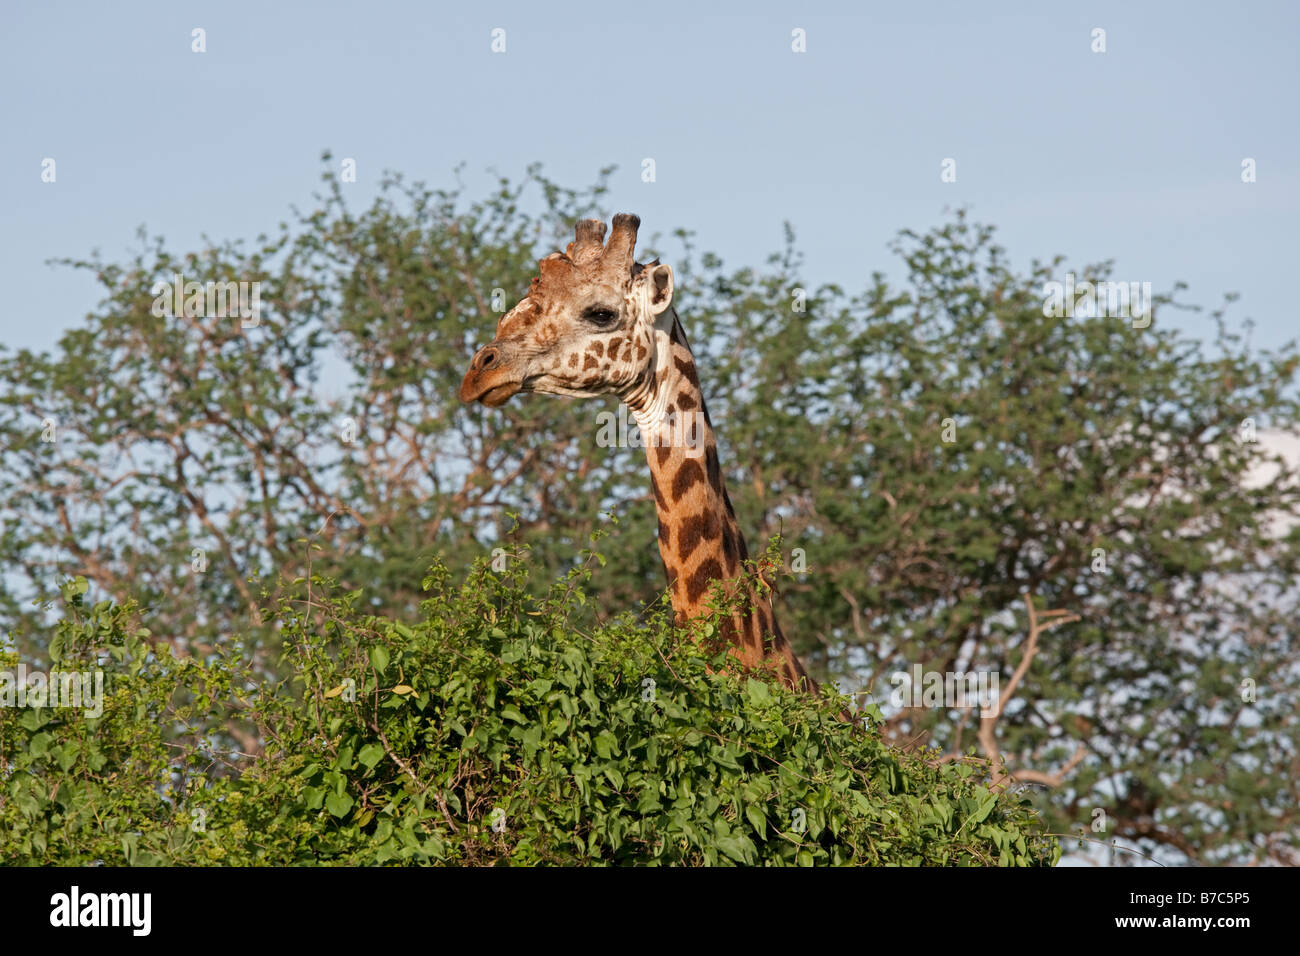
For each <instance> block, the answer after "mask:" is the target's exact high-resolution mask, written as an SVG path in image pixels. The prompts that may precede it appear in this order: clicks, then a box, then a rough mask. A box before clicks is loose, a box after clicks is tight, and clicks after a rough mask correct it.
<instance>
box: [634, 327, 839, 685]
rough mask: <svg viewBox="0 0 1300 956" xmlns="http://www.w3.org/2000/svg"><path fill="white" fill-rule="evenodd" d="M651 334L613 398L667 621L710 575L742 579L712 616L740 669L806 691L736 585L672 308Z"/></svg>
mask: <svg viewBox="0 0 1300 956" xmlns="http://www.w3.org/2000/svg"><path fill="white" fill-rule="evenodd" d="M655 337H656V343H655V345H656V348H655V363H654V366H653V369H652V371H651V372H648V373H647V375H645V376H644V377H643V378H642V380H641V381H640V382H639V383H637V385H635V386H634V387H633V388H632V389H631V390H629V392H628V393H627V394H626V395H624V396H622V397H623V399H624V401H625V402H627V405H628V407H629V408H630V409H631V411H632V414H633V416H634V417H635V418H636V421H637V426H638V427H639V428H640V430H641V435H642V441H643V442H644V444H645V449H646V458H647V460H648V461H649V464H650V486H651V489H652V490H653V492H654V497H655V508H656V510H657V511H658V515H659V554H660V556H661V557H662V558H663V562H664V568H665V570H666V571H667V572H668V583H669V587H670V588H671V589H672V602H673V610H674V612H675V613H676V616H677V619H678V621H679V622H683V623H684V622H686V621H689V620H691V619H692V618H695V617H698V616H700V615H702V614H705V613H707V611H708V605H709V598H710V589H711V586H712V585H713V583H714V582H720V583H721V584H722V586H723V589H724V591H725V592H726V593H728V594H734V593H737V588H741V587H743V588H744V590H743V592H741V593H739V598H740V603H739V604H738V609H737V612H736V613H735V615H734V616H733V617H732V618H731V619H724V620H723V621H722V627H721V635H722V639H723V640H724V641H725V642H726V643H727V644H729V645H730V646H731V647H732V649H733V653H734V654H735V655H736V656H737V657H738V658H739V659H740V660H741V662H742V664H743V665H744V666H745V667H747V668H763V667H772V668H773V669H774V670H775V671H776V673H777V675H778V676H779V677H780V679H781V680H782V682H783V683H785V684H786V685H787V686H790V687H794V688H799V687H803V688H806V689H808V690H812V691H815V690H816V684H815V683H814V682H813V681H812V679H811V678H809V677H808V676H807V673H806V672H805V671H804V669H803V665H802V664H801V663H800V662H799V658H798V657H796V656H795V654H794V651H793V650H792V649H791V647H790V644H789V642H788V641H787V640H786V639H785V635H784V634H782V633H781V628H780V625H779V624H777V621H776V615H775V614H774V613H773V610H772V603H771V600H770V598H769V597H768V596H767V595H765V594H762V593H760V592H758V591H757V590H756V589H754V588H749V587H745V586H744V584H743V574H744V570H745V569H744V562H745V561H746V560H748V558H749V553H748V550H747V549H746V547H745V538H744V535H742V534H741V532H740V527H739V525H738V524H737V523H736V512H735V510H734V509H733V508H732V505H731V499H730V498H729V497H728V496H727V489H726V484H725V482H724V480H723V477H722V469H721V468H720V467H719V464H718V445H717V441H716V440H715V438H714V434H713V425H712V423H711V422H710V420H709V413H708V411H707V409H706V408H705V405H704V396H703V394H702V392H701V390H700V379H699V374H698V373H697V372H696V368H695V356H694V355H693V354H692V353H691V350H690V346H689V345H688V344H687V342H686V335H685V333H684V332H683V330H682V327H681V324H680V323H679V322H678V321H677V316H676V313H675V312H674V313H672V314H671V327H670V329H668V330H666V331H665V330H664V329H663V328H659V329H657V330H656V332H655Z"/></svg>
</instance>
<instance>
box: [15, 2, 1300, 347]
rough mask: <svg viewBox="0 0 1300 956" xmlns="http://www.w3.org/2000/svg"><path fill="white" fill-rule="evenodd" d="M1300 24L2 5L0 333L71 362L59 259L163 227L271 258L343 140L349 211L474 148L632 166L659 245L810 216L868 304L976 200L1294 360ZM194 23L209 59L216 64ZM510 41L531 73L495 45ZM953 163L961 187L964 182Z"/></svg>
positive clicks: (75, 307)
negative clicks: (910, 239)
mask: <svg viewBox="0 0 1300 956" xmlns="http://www.w3.org/2000/svg"><path fill="white" fill-rule="evenodd" d="M1298 11H1300V5H1296V4H1290V3H1258V4H1255V3H1248V4H1220V5H1213V4H1203V3H1146V4H1141V5H1140V7H1138V5H1133V4H1109V3H1090V4H1077V3H1076V4H1009V3H988V4H978V5H977V4H970V3H952V4H947V3H917V4H867V3H861V4H811V3H805V2H799V3H794V2H790V3H761V2H756V3H736V4H725V5H724V4H712V5H705V4H672V3H657V4H650V3H637V4H629V3H618V4H613V3H580V2H564V3H550V4H543V5H535V4H522V3H519V4H507V3H486V4H455V5H450V4H433V3H423V4H422V3H384V2H371V3H364V4H354V3H311V4H306V3H303V4H271V3H245V2H221V3H176V2H169V3H134V4H111V5H110V4H102V3H8V4H6V5H5V8H4V11H3V13H0V83H2V85H3V89H4V91H5V92H4V96H3V97H0V128H2V129H3V138H2V140H0V210H3V214H2V216H0V221H3V224H4V225H3V230H2V231H0V279H2V280H3V282H4V286H5V289H6V292H7V308H6V309H5V312H4V316H3V318H0V342H4V343H6V344H8V345H11V346H26V347H33V348H48V347H50V346H52V345H53V344H54V342H55V341H56V339H57V336H58V334H59V333H60V332H61V331H62V330H63V329H66V328H69V327H71V326H73V325H76V324H78V323H80V322H81V321H82V320H83V318H84V315H85V313H86V312H87V311H88V310H90V309H91V308H92V307H93V305H94V303H95V301H96V300H97V298H98V290H97V289H96V287H95V284H94V282H93V281H92V280H91V279H90V278H89V277H88V276H84V275H78V274H75V273H73V272H71V271H70V270H67V269H63V268H58V267H52V266H48V265H46V264H45V263H46V260H47V259H50V258H52V257H62V256H81V255H84V254H87V253H89V252H90V251H91V250H92V249H98V250H100V251H101V252H102V253H103V254H104V256H105V257H107V258H109V259H121V258H125V256H126V254H127V252H128V251H129V250H130V249H131V248H133V246H134V244H135V240H134V233H135V230H136V227H137V226H139V225H141V224H143V225H145V226H147V227H148V229H149V230H150V231H151V232H153V233H158V234H162V235H163V236H165V237H166V238H167V240H168V242H169V245H170V246H171V247H172V248H173V249H174V250H184V249H188V248H191V247H195V246H198V245H199V244H200V241H201V239H200V237H201V236H202V235H203V234H207V235H209V236H212V237H214V238H222V239H224V238H237V237H246V238H252V237H254V236H256V235H257V234H258V233H259V232H262V231H267V230H271V229H273V228H274V227H275V225H276V223H278V222H279V221H280V220H281V219H283V218H285V217H286V215H287V213H288V210H289V206H290V204H294V203H296V204H299V205H306V204H308V203H309V202H310V196H311V193H312V191H313V190H314V189H315V188H316V187H317V185H318V181H319V175H320V172H321V166H320V161H319V157H320V154H321V152H322V151H323V150H324V149H327V148H328V149H330V150H332V151H333V153H334V154H335V156H336V157H344V156H349V157H354V158H355V159H356V160H357V163H358V173H359V181H358V183H356V184H355V185H353V186H349V187H347V188H349V189H352V190H354V197H355V200H356V202H357V203H363V202H365V201H366V200H367V199H368V197H369V196H370V195H371V194H372V192H373V189H374V186H375V184H376V182H377V180H378V179H379V177H380V175H381V173H382V171H383V170H385V169H393V170H399V171H401V172H403V173H404V174H406V175H407V176H409V177H412V178H417V179H423V180H425V181H427V182H428V183H430V184H431V185H445V184H450V183H451V181H452V169H453V167H454V166H455V165H456V164H457V163H459V162H461V161H464V162H466V163H467V164H468V175H467V179H468V182H469V183H470V184H471V186H473V185H475V184H483V185H486V183H487V181H488V180H487V177H486V170H487V169H489V168H493V169H496V170H499V171H500V172H502V173H505V174H508V175H512V176H516V175H518V174H520V173H521V172H522V171H523V169H524V167H525V166H526V165H527V164H528V163H530V162H533V161H540V162H542V163H544V165H545V169H546V170H547V172H548V173H549V174H550V175H551V176H552V177H554V178H556V179H558V180H559V181H561V182H563V183H566V184H571V185H582V184H586V183H588V182H590V181H591V180H592V179H593V178H594V176H595V173H596V170H597V169H599V168H600V167H601V166H604V165H607V164H611V163H613V164H617V165H618V166H619V172H618V173H617V174H616V176H615V179H614V182H613V187H614V188H613V195H612V197H611V201H610V208H611V209H624V210H629V211H635V212H637V213H639V214H640V215H641V217H642V219H643V221H644V224H645V225H644V226H643V232H645V233H647V234H651V233H654V232H661V233H664V234H667V233H669V232H671V231H672V230H673V229H675V228H677V227H679V226H685V227H688V228H691V229H694V230H695V231H696V233H697V240H698V243H699V245H700V247H701V248H703V249H711V250H713V251H716V252H718V253H719V254H721V255H722V256H723V258H724V259H725V260H727V262H728V263H730V264H731V265H741V264H744V263H756V262H759V261H761V259H762V258H763V257H764V256H765V255H766V253H768V252H769V251H771V250H773V249H775V248H776V247H778V246H779V244H780V241H781V228H782V223H783V222H784V221H786V220H789V221H790V222H791V223H792V224H793V226H794V228H795V230H796V233H797V235H798V236H799V240H800V245H801V247H802V249H803V250H804V251H805V253H806V255H807V264H808V273H809V275H810V277H811V279H812V280H813V281H823V280H834V281H837V282H839V283H841V284H842V285H844V286H846V287H848V288H850V289H857V288H860V287H861V286H862V285H864V284H865V282H866V279H867V277H868V276H869V274H870V273H871V271H872V270H874V269H886V270H887V271H892V270H893V269H894V268H895V267H894V264H893V261H892V258H891V257H890V256H889V254H888V253H887V251H886V249H885V245H886V243H887V242H888V240H889V238H890V237H891V236H892V235H893V234H894V233H895V232H896V231H897V230H898V229H900V228H903V227H911V228H925V227H927V226H929V225H932V224H933V223H935V222H937V221H939V220H940V219H941V218H942V217H943V215H944V213H943V211H944V209H945V207H954V206H962V205H965V206H969V207H970V208H971V210H972V213H973V215H974V216H975V217H976V218H978V219H980V220H982V221H986V222H991V223H993V224H995V225H997V226H998V227H999V229H1000V235H1001V241H1002V242H1003V244H1004V245H1006V246H1007V247H1008V249H1009V251H1010V253H1011V255H1012V257H1013V260H1014V261H1016V262H1019V263H1024V262H1027V260H1028V259H1029V258H1030V257H1033V256H1038V257H1043V258H1046V257H1048V256H1050V255H1052V254H1054V253H1057V252H1061V253H1065V254H1067V255H1068V256H1069V257H1070V258H1071V260H1072V261H1073V262H1075V263H1077V264H1082V263H1084V262H1090V261H1095V260H1100V259H1105V258H1114V259H1115V260H1116V262H1117V272H1116V278H1118V279H1123V280H1125V281H1129V280H1134V281H1150V282H1152V283H1153V285H1154V286H1155V288H1156V289H1160V288H1162V287H1167V286H1168V285H1169V284H1171V283H1172V282H1173V281H1174V280H1175V279H1183V280H1186V281H1187V282H1189V283H1190V284H1191V290H1190V298H1191V299H1192V300H1194V301H1199V302H1202V303H1204V304H1211V305H1212V304H1216V303H1217V302H1218V300H1219V297H1220V294H1221V293H1222V292H1224V291H1229V290H1231V291H1236V292H1239V293H1241V296H1242V298H1241V301H1240V303H1239V305H1238V307H1237V310H1236V311H1235V312H1234V315H1235V316H1237V317H1239V318H1244V317H1247V316H1249V317H1251V318H1253V319H1254V320H1255V321H1256V323H1257V328H1256V331H1255V334H1254V341H1255V342H1257V343H1259V344H1265V345H1276V344H1280V343H1281V342H1282V341H1284V340H1285V339H1287V338H1289V337H1290V336H1292V335H1295V334H1296V333H1297V332H1298V331H1300V322H1297V321H1296V317H1295V310H1294V307H1293V306H1292V303H1291V295H1290V283H1291V281H1292V273H1293V271H1294V269H1295V263H1296V258H1297V257H1296V253H1297V251H1298V246H1300V243H1297V241H1296V238H1295V230H1296V223H1297V221H1298V219H1300V217H1297V212H1300V157H1298V152H1300V151H1298V150H1297V146H1298V145H1300V142H1298V141H1300V123H1297V118H1298V116H1297V112H1298V111H1297V106H1296V103H1297V99H1296V92H1297V90H1298V89H1300V83H1298V82H1297V80H1300V58H1298V57H1296V55H1295V51H1294V45H1295V42H1296V38H1297V35H1298V34H1300V31H1298V30H1297V26H1300V12H1298ZM195 27H201V28H203V29H204V30H205V31H206V42H207V52H206V53H203V54H196V53H192V52H191V49H190V46H191V30H192V29H193V28H195ZM498 27H499V28H502V29H504V30H505V31H506V52H505V53H493V52H492V50H491V43H492V30H493V29H494V28H498ZM1097 27H1100V28H1103V29H1105V31H1106V48H1107V49H1106V52H1105V53H1094V52H1092V49H1091V46H1092V43H1093V40H1092V36H1091V32H1092V30H1093V29H1094V28H1097ZM795 28H801V29H803V30H805V31H806V36H807V52H806V53H798V54H797V53H794V52H792V50H791V31H792V30H793V29H795ZM46 157H51V158H54V159H55V161H56V163H57V167H56V169H57V181H56V182H54V183H43V182H41V163H42V160H43V159H44V158H46ZM647 157H649V158H653V159H654V161H655V166H656V181H655V182H654V183H644V182H642V181H641V175H640V173H641V164H642V160H643V159H645V158H647ZM948 157H951V158H954V159H956V161H957V182H955V183H943V182H941V180H940V164H941V162H942V161H943V160H944V159H945V158H948ZM1246 157H1251V158H1253V159H1255V161H1256V163H1257V176H1258V181H1257V182H1255V183H1253V184H1244V183H1242V182H1241V162H1242V160H1243V159H1244V158H1246ZM1166 317H1167V318H1166V320H1167V321H1172V322H1177V323H1179V324H1180V325H1183V326H1185V327H1186V328H1187V329H1188V330H1189V331H1191V332H1193V333H1194V334H1198V335H1199V334H1204V333H1205V331H1206V329H1207V326H1206V324H1205V322H1204V321H1203V320H1199V319H1196V318H1195V317H1189V316H1187V315H1186V314H1182V313H1178V314H1169V313H1166ZM685 318H686V320H687V321H688V322H689V317H688V316H687V317H685Z"/></svg>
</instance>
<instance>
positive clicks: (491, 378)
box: [460, 214, 673, 406]
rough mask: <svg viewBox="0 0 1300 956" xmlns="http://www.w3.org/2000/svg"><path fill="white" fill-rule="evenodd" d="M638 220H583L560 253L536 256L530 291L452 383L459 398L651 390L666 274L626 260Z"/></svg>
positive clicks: (668, 285)
mask: <svg viewBox="0 0 1300 956" xmlns="http://www.w3.org/2000/svg"><path fill="white" fill-rule="evenodd" d="M640 224H641V220H640V219H638V218H637V217H636V216H633V215H628V214H619V215H617V216H615V217H614V226H613V229H612V230H611V232H610V237H609V243H608V245H607V244H605V224H604V223H603V222H601V221H600V220H599V219H584V220H583V221H582V222H579V223H578V225H577V227H576V235H575V237H574V241H573V242H571V243H569V245H568V248H567V249H566V250H565V251H564V252H554V253H552V254H551V255H549V256H547V257H546V258H545V259H542V260H541V261H540V262H538V264H537V265H538V275H537V277H536V278H534V279H533V281H532V284H531V285H530V286H529V289H528V295H526V296H524V298H523V299H521V300H520V302H519V304H518V305H516V306H515V307H514V308H513V309H511V310H510V311H509V312H507V313H506V314H505V315H503V316H502V317H501V321H500V323H499V324H498V325H497V334H496V338H494V339H493V340H492V341H491V342H490V343H488V344H487V345H485V346H484V347H483V348H481V349H479V351H478V354H476V355H475V356H474V359H473V361H471V362H470V365H469V371H468V372H466V374H465V380H464V382H462V383H461V386H460V398H461V401H463V402H475V401H478V402H482V403H483V404H484V405H493V406H495V405H501V404H503V403H504V402H505V401H506V400H507V399H509V398H510V396H511V395H514V394H515V393H516V392H546V393H549V394H552V395H572V396H580V397H589V396H595V395H606V394H614V395H618V396H620V397H623V398H624V399H625V400H626V399H627V398H628V397H629V396H630V395H632V394H633V393H634V392H637V391H638V390H644V389H647V388H651V387H653V380H654V369H655V359H656V352H657V351H662V350H663V349H664V348H665V344H666V337H667V336H668V335H669V334H670V332H671V328H672V319H673V313H672V312H671V311H670V310H669V305H670V304H671V303H672V297H673V272H672V269H671V268H669V267H668V266H666V265H661V264H659V262H658V261H656V262H653V263H651V264H650V265H648V266H641V265H638V264H637V263H636V261H635V259H634V258H633V250H634V248H635V247H636V231H637V227H638V226H640Z"/></svg>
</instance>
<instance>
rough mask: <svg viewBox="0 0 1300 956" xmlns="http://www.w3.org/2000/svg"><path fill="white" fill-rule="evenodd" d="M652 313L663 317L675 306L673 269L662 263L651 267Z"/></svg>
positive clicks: (649, 280)
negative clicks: (667, 310) (668, 309)
mask: <svg viewBox="0 0 1300 956" xmlns="http://www.w3.org/2000/svg"><path fill="white" fill-rule="evenodd" d="M647 281H648V282H649V283H650V311H651V312H653V313H654V314H655V315H662V314H663V311H664V310H665V309H667V308H668V306H670V305H672V304H673V269H672V266H666V265H663V264H662V263H655V264H654V265H652V266H651V267H650V278H649V279H648V280H647Z"/></svg>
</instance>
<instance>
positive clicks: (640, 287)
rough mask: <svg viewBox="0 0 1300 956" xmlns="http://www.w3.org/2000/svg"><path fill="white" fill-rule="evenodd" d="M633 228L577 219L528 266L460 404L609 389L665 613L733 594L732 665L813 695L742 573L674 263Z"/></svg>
mask: <svg viewBox="0 0 1300 956" xmlns="http://www.w3.org/2000/svg"><path fill="white" fill-rule="evenodd" d="M640 224H641V220H640V219H639V218H638V217H636V216H634V215H629V214H619V215H617V216H615V217H614V220H613V223H612V226H611V228H610V230H609V242H608V243H606V242H605V234H606V229H605V223H604V222H602V221H601V220H599V219H584V220H582V221H581V222H579V223H578V224H577V226H576V227H575V229H574V240H573V242H571V243H569V245H568V247H567V248H566V249H565V251H564V252H555V253H552V254H551V255H549V256H546V257H545V258H544V259H542V260H541V261H539V262H538V275H537V277H536V278H534V279H533V280H532V283H531V285H530V286H529V289H528V294H527V295H526V296H524V298H523V299H521V300H520V302H519V303H518V304H517V305H516V306H515V307H514V308H513V309H511V310H510V311H509V312H507V313H506V314H505V315H503V316H502V317H501V321H500V322H499V323H498V325H497V332H496V336H495V337H494V338H493V340H492V341H491V342H490V343H488V344H487V345H485V346H484V347H483V348H481V349H479V351H478V352H477V353H476V354H475V356H474V358H473V360H472V361H471V362H470V366H469V370H468V371H467V372H466V374H465V380H464V381H463V382H462V383H461V387H460V398H461V401H464V402H481V403H483V404H484V405H488V406H494V407H495V406H498V405H502V404H504V403H505V402H506V401H508V400H509V399H510V398H511V396H513V395H515V394H517V393H520V392H524V393H528V392H541V393H546V394H551V395H567V396H574V397H595V396H601V395H616V396H618V397H619V398H620V399H621V400H622V401H623V402H624V403H626V405H627V406H628V408H629V409H630V410H631V412H632V415H633V417H634V418H635V419H636V422H637V426H638V428H639V429H640V430H641V433H642V435H641V438H642V443H643V444H644V445H645V451H646V460H647V461H648V463H649V466H650V487H651V490H652V491H653V493H654V498H655V508H656V510H657V512H658V516H659V553H660V556H661V557H662V558H663V561H664V568H665V570H666V571H667V573H668V582H669V586H670V588H671V592H672V593H671V596H672V603H673V610H674V612H675V614H676V616H677V619H678V621H679V622H681V623H686V622H688V621H690V620H692V619H694V618H697V617H699V616H701V615H703V614H705V613H707V612H708V610H709V596H710V590H711V588H712V586H713V584H714V583H718V584H720V585H721V587H722V590H723V592H724V593H725V594H727V595H728V596H729V597H731V598H733V599H735V601H736V610H735V613H734V614H732V615H731V616H730V617H729V618H724V619H723V621H722V627H721V637H722V640H723V641H724V642H726V644H728V645H729V646H730V647H731V649H732V652H733V654H734V655H735V656H736V657H737V658H738V659H739V660H740V662H741V663H742V665H744V666H745V667H747V668H751V669H764V668H770V669H772V670H774V671H775V672H776V674H777V675H778V676H779V677H780V679H781V680H782V681H783V682H784V683H785V684H786V685H787V686H790V687H794V688H804V689H807V690H809V691H814V692H815V691H816V684H815V683H814V682H813V681H812V679H811V678H810V677H809V676H808V675H807V673H806V671H805V670H804V668H803V665H802V664H801V663H800V661H799V658H798V657H797V656H796V655H795V653H794V651H793V650H792V649H791V647H790V644H789V642H788V641H787V640H786V639H785V636H784V635H783V634H782V633H781V628H780V626H779V625H778V624H777V621H776V617H775V615H774V613H773V610H772V604H771V599H770V596H769V594H768V593H767V590H766V589H764V588H756V587H752V586H750V582H749V581H748V580H747V579H746V575H745V562H746V561H747V560H748V559H749V554H748V551H747V549H746V547H745V539H744V536H743V535H742V534H741V532H740V528H739V526H738V525H737V523H736V513H735V510H734V508H733V507H732V505H731V499H730V498H729V497H728V495H727V490H726V484H725V481H724V480H723V475H722V469H721V467H720V466H719V463H718V446H717V441H716V439H715V437H714V433H713V425H712V422H711V421H710V420H709V413H708V409H707V407H706V406H705V403H704V395H703V393H702V391H701V389H700V379H699V374H698V372H697V370H696V367H695V356H694V355H693V354H692V352H691V349H690V346H689V344H688V343H687V340H686V333H685V332H684V331H683V329H682V325H681V322H680V321H679V320H678V317H677V312H676V310H675V309H674V308H673V304H672V300H673V271H672V268H671V267H670V266H668V265H665V264H663V263H660V262H659V261H658V260H655V261H654V262H651V263H648V264H645V265H641V264H639V263H637V262H636V260H635V258H634V250H635V248H636V234H637V229H638V228H639V227H640ZM683 423H689V424H688V425H685V426H684V425H683ZM687 435H689V439H688V438H687V437H686V436H687Z"/></svg>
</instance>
